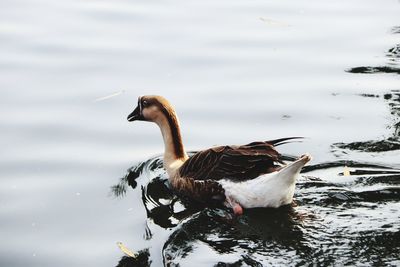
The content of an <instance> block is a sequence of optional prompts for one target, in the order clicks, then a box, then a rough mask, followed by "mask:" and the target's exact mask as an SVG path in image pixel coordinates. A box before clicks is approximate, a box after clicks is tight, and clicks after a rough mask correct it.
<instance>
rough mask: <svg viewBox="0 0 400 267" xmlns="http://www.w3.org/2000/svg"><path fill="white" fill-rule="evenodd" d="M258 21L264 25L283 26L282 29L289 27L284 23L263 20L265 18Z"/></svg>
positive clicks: (267, 19)
mask: <svg viewBox="0 0 400 267" xmlns="http://www.w3.org/2000/svg"><path fill="white" fill-rule="evenodd" d="M260 20H261V21H262V22H264V23H266V24H269V25H273V26H284V27H290V26H291V25H290V24H287V23H285V22H281V21H276V20H273V19H269V18H265V17H260Z"/></svg>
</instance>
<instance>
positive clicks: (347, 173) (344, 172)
mask: <svg viewBox="0 0 400 267" xmlns="http://www.w3.org/2000/svg"><path fill="white" fill-rule="evenodd" d="M350 175H351V174H350V169H349V167H347V166H344V169H343V176H350Z"/></svg>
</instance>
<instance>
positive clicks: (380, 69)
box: [347, 26, 400, 74]
mask: <svg viewBox="0 0 400 267" xmlns="http://www.w3.org/2000/svg"><path fill="white" fill-rule="evenodd" d="M392 33H393V34H398V33H400V27H399V26H397V27H393V28H392ZM386 57H387V59H388V60H389V62H388V65H386V66H361V67H354V68H351V69H349V70H347V71H348V72H351V73H365V74H371V73H396V74H400V68H399V67H398V64H399V57H400V44H397V45H395V46H393V47H392V48H389V49H388V51H387V52H386Z"/></svg>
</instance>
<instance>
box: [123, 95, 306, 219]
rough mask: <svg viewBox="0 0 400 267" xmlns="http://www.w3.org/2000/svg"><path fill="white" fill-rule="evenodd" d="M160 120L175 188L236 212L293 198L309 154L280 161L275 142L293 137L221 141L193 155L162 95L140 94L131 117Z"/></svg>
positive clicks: (177, 121)
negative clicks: (222, 143) (237, 142)
mask: <svg viewBox="0 0 400 267" xmlns="http://www.w3.org/2000/svg"><path fill="white" fill-rule="evenodd" d="M134 120H142V121H151V122H154V123H156V124H157V125H158V126H159V128H160V130H161V134H162V136H163V139H164V146H165V151H164V168H165V169H166V171H167V174H168V176H169V181H170V182H171V184H172V186H173V188H174V189H175V190H176V191H178V192H179V193H181V194H183V195H186V196H189V197H191V198H193V199H195V200H197V201H201V202H209V201H212V202H221V203H223V204H224V205H225V206H227V207H230V208H232V209H233V211H234V212H235V214H241V213H243V207H244V208H255V207H275V208H276V207H279V206H282V205H286V204H289V203H291V201H292V198H293V194H294V188H295V182H296V177H297V176H298V174H299V173H300V170H301V168H302V167H303V166H304V165H305V164H306V163H307V162H308V161H310V160H311V157H310V156H309V155H304V156H302V157H300V158H299V159H298V160H296V161H295V162H293V163H290V164H289V165H286V166H282V164H283V162H282V159H281V155H280V154H279V153H278V152H277V151H276V149H275V147H276V146H278V145H281V144H284V143H286V142H289V141H290V140H293V139H296V138H297V137H294V138H281V139H276V140H270V141H261V142H253V143H249V144H246V145H241V146H236V145H235V146H218V147H212V148H209V149H206V150H203V151H199V152H197V153H196V154H194V155H193V156H191V157H189V156H188V155H187V154H186V152H185V149H184V146H183V143H182V137H181V132H180V126H179V120H178V117H177V115H176V112H175V110H174V108H173V107H172V105H171V104H170V103H169V102H168V101H167V100H166V99H165V98H163V97H161V96H142V97H139V99H138V106H137V107H136V109H135V110H134V111H133V112H132V113H131V114H129V116H128V121H134Z"/></svg>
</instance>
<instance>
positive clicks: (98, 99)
mask: <svg viewBox="0 0 400 267" xmlns="http://www.w3.org/2000/svg"><path fill="white" fill-rule="evenodd" d="M124 92H125V90H121V91H119V92H115V93H113V94H111V95H107V96H102V97H99V98H96V99H95V100H94V101H93V102H99V101H103V100H106V99H109V98H112V97H115V96H118V95H120V94H122V93H124Z"/></svg>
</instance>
